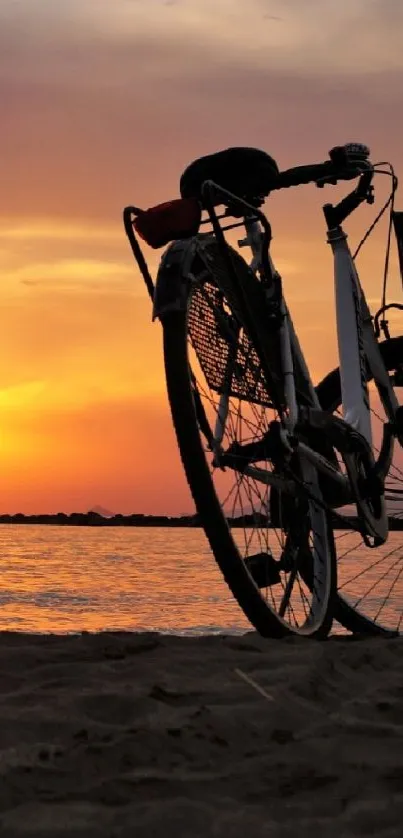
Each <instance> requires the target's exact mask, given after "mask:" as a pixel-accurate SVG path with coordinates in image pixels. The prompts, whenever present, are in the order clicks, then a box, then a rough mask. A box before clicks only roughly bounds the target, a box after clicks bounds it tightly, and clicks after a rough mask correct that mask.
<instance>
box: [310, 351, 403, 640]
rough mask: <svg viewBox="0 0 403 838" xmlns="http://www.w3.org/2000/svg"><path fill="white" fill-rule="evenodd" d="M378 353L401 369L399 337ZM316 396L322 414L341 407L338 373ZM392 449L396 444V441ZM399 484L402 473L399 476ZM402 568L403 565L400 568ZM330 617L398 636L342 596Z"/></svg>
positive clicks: (364, 630)
mask: <svg viewBox="0 0 403 838" xmlns="http://www.w3.org/2000/svg"><path fill="white" fill-rule="evenodd" d="M379 349H380V352H381V355H382V358H383V362H384V364H385V367H386V369H387V371H388V372H392V371H395V370H396V369H398V368H399V367H400V368H403V336H402V335H399V336H397V337H395V338H390V339H388V340H386V341H384V342H382V343H380V344H379ZM371 378H372V377H371V375H370V372H369V370H368V378H367V380H368V383H370V381H371ZM316 392H317V395H318V398H319V402H320V404H321V407H322V408H323V410H326V411H328V412H335V411H337V410H338V409H339V408H340V406H341V381H340V369H339V367H336V368H335V369H333V370H332V371H331V372H330V373H328V374H327V375H326V376H325V378H324V379H322V381H321V382H320V383H319V384H318V385H317V387H316ZM395 444H396V445H399V443H398V442H397V441H396V443H395ZM399 477H401V479H402V480H403V472H402V474H401V476H400V475H399ZM402 567H403V564H402ZM334 617H335V619H336V620H337V622H338V623H340V624H341V625H342V626H344V628H345V629H347V630H348V631H350V632H352V633H354V634H371V635H383V636H396V634H399V633H400V629H399V630H396V629H391V628H388V627H387V626H385V625H383V624H382V623H380V622H378V621H377V620H374V619H372V618H371V617H370V616H369V615H366V614H365V613H363V611H362V610H360V609H359V608H358V607H355V606H353V605H352V604H351V603H349V601H348V599H346V597H345V596H343V595H342V594H340V592H339V593H338V594H337V597H336V598H335V604H334Z"/></svg>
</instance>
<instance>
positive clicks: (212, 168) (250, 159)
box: [180, 147, 279, 201]
mask: <svg viewBox="0 0 403 838" xmlns="http://www.w3.org/2000/svg"><path fill="white" fill-rule="evenodd" d="M278 174H279V170H278V166H277V163H276V161H275V160H273V157H270V155H269V154H266V152H265V151H261V150H260V149H258V148H242V147H240V148H237V147H235V148H227V149H224V151H217V152H216V153H215V154H209V155H207V156H206V157H199V158H198V159H197V160H194V161H193V163H190V165H189V166H188V167H187V168H186V169H185V171H184V172H183V174H182V177H181V179H180V192H181V196H182V198H198V199H199V200H200V199H201V188H202V184H203V183H204V181H205V180H213V181H214V182H215V183H217V184H218V185H219V186H222V187H223V189H228V191H229V192H233V193H234V195H237V196H238V197H239V198H244V199H246V200H249V201H251V200H252V199H253V198H265V197H267V195H268V194H269V192H270V190H271V189H272V188H273V186H274V184H275V182H276V180H277V177H278Z"/></svg>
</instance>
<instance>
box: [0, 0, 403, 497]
mask: <svg viewBox="0 0 403 838" xmlns="http://www.w3.org/2000/svg"><path fill="white" fill-rule="evenodd" d="M402 91H403V4H402V3H401V0H348V2H347V0H177V2H174V0H171V2H162V0H1V3H0V100H1V103H2V123H1V132H0V171H1V177H0V273H1V295H2V296H1V306H0V317H1V323H0V429H1V430H0V511H1V512H11V513H13V512H17V511H22V512H25V513H34V512H57V511H65V512H71V511H73V510H76V511H85V510H87V509H89V508H91V506H94V505H95V504H101V505H102V506H104V507H106V508H108V509H110V510H112V511H113V512H123V513H129V512H134V511H137V512H156V513H158V512H167V513H178V512H179V513H180V512H186V511H189V510H191V509H192V504H191V502H190V500H189V494H188V490H187V487H186V485H185V481H184V478H183V476H182V471H181V467H180V464H179V456H178V454H177V450H176V447H175V443H174V437H173V431H172V429H171V423H170V418H169V413H168V406H167V400H166V395H165V382H164V377H163V367H162V353H161V329H160V326H159V324H158V323H154V324H152V323H151V317H150V315H151V311H150V303H149V300H148V297H147V294H146V291H145V287H144V285H143V282H142V280H141V278H140V276H139V274H138V272H137V269H136V267H135V265H134V262H133V259H132V256H131V252H130V249H129V245H128V242H127V241H126V239H125V235H124V232H123V228H122V224H121V211H122V208H123V207H124V206H125V205H126V204H129V203H135V204H137V205H140V206H150V205H152V204H153V203H157V202H159V201H163V200H167V199H169V198H171V197H176V196H177V195H178V182H179V176H180V173H181V171H182V169H183V168H184V167H185V166H186V165H187V164H188V163H189V162H190V160H192V159H193V158H194V157H196V156H198V155H201V154H205V153H210V152H212V151H215V150H217V149H219V148H222V147H225V146H227V145H241V144H246V145H256V146H260V147H262V148H264V149H266V150H267V151H268V152H269V153H271V154H272V155H273V156H274V157H275V158H276V159H277V162H278V164H279V167H280V168H286V167H288V166H291V165H295V164H297V163H308V162H315V161H319V160H322V159H325V157H326V155H327V152H328V150H329V149H330V148H331V147H332V146H334V145H337V144H339V143H344V142H348V141H350V140H357V141H361V142H365V143H367V144H368V145H369V146H370V148H371V151H372V158H373V159H375V160H385V159H386V160H392V162H393V163H394V164H395V167H396V170H397V173H398V174H399V173H400V175H401V176H403V144H402V136H403V102H402V99H403V96H402ZM384 180H385V182H383V180H382V179H379V180H378V205H379V206H380V204H381V200H384V199H385V198H386V195H387V187H388V184H387V182H386V179H384ZM340 194H342V189H341V188H340V189H339V188H337V189H336V190H335V189H333V190H332V189H331V188H327V189H326V192H325V193H323V192H319V190H317V189H315V187H313V186H309V187H306V188H304V189H299V190H294V191H287V192H285V193H283V194H279V195H273V196H272V197H271V198H270V199H269V201H268V202H267V211H268V214H269V217H270V220H271V223H272V227H273V234H274V242H273V256H274V259H275V262H276V264H277V266H278V267H279V269H280V270H281V271H282V274H283V277H284V284H285V290H286V294H287V297H288V301H289V305H290V308H291V312H292V315H293V317H294V320H295V323H296V326H297V329H298V331H299V335H300V339H301V342H302V345H303V347H304V349H305V352H306V355H307V358H308V362H309V364H310V366H311V369H312V371H313V374H314V378H315V380H318V379H319V378H320V377H321V376H322V375H323V374H324V373H325V372H327V371H328V369H329V368H330V367H331V366H332V365H334V363H335V358H336V352H335V328H334V319H333V311H332V300H333V286H332V264H331V254H330V251H329V249H328V246H327V245H326V243H325V235H324V224H323V221H322V214H321V205H322V203H323V202H324V200H333V199H335V198H336V197H337V196H338V195H340ZM398 206H399V204H398ZM400 206H401V207H402V208H403V202H402V203H401V204H400ZM374 214H375V213H374V208H373V207H372V208H364V209H362V211H361V214H360V215H359V217H357V219H356V220H354V221H353V222H352V223H351V224H350V225H349V228H348V229H349V230H351V236H352V241H353V242H354V241H355V242H356V241H357V238H358V236H359V234H360V233H361V232H362V231H364V230H365V226H366V223H367V222H368V221H369V220H370V219H371V218H373V216H374ZM384 237H385V225H383V226H382V228H381V229H380V230H379V232H377V233H376V235H375V236H374V238H373V240H372V242H373V243H372V244H371V243H370V244H369V245H368V249H367V251H366V253H365V252H364V255H363V257H362V259H361V260H360V262H359V266H360V267H361V266H362V269H363V271H364V270H365V279H363V281H364V285H365V288H366V291H367V294H368V297H369V298H370V300H373V301H374V303H373V304H374V306H375V305H376V303H377V302H378V299H379V295H380V285H381V279H382V267H383V251H382V249H381V248H380V247H379V246H378V245H379V243H380V242H383V241H384ZM151 256H152V264H153V265H155V263H156V259H157V257H158V254H155V253H153V254H151ZM391 287H392V289H394V291H395V292H396V293H395V294H394V296H395V297H396V296H399V297H400V284H399V281H398V275H397V268H396V256H395V251H393V258H392V278H391Z"/></svg>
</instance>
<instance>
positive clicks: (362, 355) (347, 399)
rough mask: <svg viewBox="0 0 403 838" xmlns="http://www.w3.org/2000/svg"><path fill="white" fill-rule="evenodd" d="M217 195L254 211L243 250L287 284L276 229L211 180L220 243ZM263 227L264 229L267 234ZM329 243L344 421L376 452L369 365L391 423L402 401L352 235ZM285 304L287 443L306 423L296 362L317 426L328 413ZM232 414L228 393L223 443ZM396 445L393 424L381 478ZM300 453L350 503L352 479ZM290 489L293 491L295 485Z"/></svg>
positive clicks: (258, 472) (331, 236)
mask: <svg viewBox="0 0 403 838" xmlns="http://www.w3.org/2000/svg"><path fill="white" fill-rule="evenodd" d="M213 194H214V198H215V199H217V197H220V196H221V198H224V199H225V197H226V198H227V199H229V201H230V203H231V202H232V203H233V204H235V205H237V204H238V205H239V208H241V207H243V210H244V214H245V215H246V213H245V210H247V211H248V212H249V215H252V218H248V217H245V219H244V224H245V229H246V238H245V239H243V240H242V241H240V242H239V245H240V246H241V247H242V246H249V247H250V249H251V251H252V260H251V263H250V267H251V269H252V270H253V271H254V272H255V271H257V270H260V269H262V268H263V269H264V268H266V273H267V272H269V274H270V275H271V277H272V278H273V285H274V283H275V280H277V281H279V282H280V284H281V278H280V276H279V274H278V272H277V271H276V269H275V266H274V264H273V261H272V258H271V256H270V252H269V244H270V225H268V222H267V219H266V218H265V216H264V215H263V213H261V212H259V211H258V210H256V208H255V207H252V206H250V205H248V204H247V203H246V202H245V201H243V200H241V199H238V198H236V196H233V195H231V193H228V192H226V190H223V189H222V188H221V187H219V186H217V185H216V184H214V183H212V182H211V181H210V182H207V183H206V184H205V195H204V197H206V196H207V198H208V197H210V200H207V202H206V205H207V210H208V213H209V216H210V221H211V223H212V226H213V230H214V232H215V234H216V238H217V239H218V241H220V240H221V243H222V244H224V246H225V237H224V234H223V232H222V230H221V227H220V225H219V223H218V219H217V216H216V214H215V210H214V204H216V203H217V201H216V200H214V199H213ZM259 222H260V224H259ZM261 227H263V232H262V229H261ZM268 230H269V234H268ZM328 241H329V243H330V245H331V247H332V251H333V257H334V284H335V301H336V321H337V338H338V353H339V363H340V376H341V390H342V411H343V421H344V423H345V424H346V425H349V426H350V427H351V428H353V429H354V430H355V431H357V432H358V433H359V434H360V435H361V436H362V437H363V438H364V440H365V441H366V442H367V443H368V446H369V447H370V448H371V449H372V434H371V419H370V406H369V395H368V385H367V364H368V366H369V368H370V370H371V374H372V376H373V378H374V381H375V384H376V386H377V388H378V391H379V394H380V397H381V401H382V404H383V407H384V409H385V413H386V415H387V417H388V420H389V422H390V423H393V422H394V419H395V417H396V412H397V410H398V408H399V403H398V401H397V398H396V395H395V392H394V389H393V386H392V384H391V382H390V379H389V375H388V372H387V370H386V368H385V365H384V363H383V360H382V356H381V354H380V351H379V347H378V343H377V340H376V337H375V333H374V329H373V325H372V318H371V315H370V312H369V309H368V305H367V302H366V299H365V295H364V291H363V289H362V287H361V284H360V281H359V277H358V273H357V270H356V268H355V264H354V261H353V258H352V255H351V252H350V249H349V246H348V243H347V235H346V234H345V233H344V231H343V229H342V228H341V226H340V225H337V226H336V227H333V228H332V227H331V228H330V229H328ZM265 246H267V255H266V254H264V252H263V248H264V247H265ZM264 256H266V264H264ZM280 305H281V308H280V313H281V321H282V322H281V326H280V345H281V361H282V374H283V377H284V386H285V396H286V404H287V411H286V414H285V415H284V416H283V423H284V426H285V434H284V436H283V441H284V443H285V444H287V436H292V434H293V431H294V430H295V427H296V425H297V423H298V420H299V419H300V417H299V416H298V407H297V398H296V385H295V366H294V365H295V364H296V365H297V366H298V368H299V371H300V374H302V376H303V380H304V387H305V390H306V394H307V396H308V399H309V402H310V405H311V407H312V408H313V410H311V411H310V414H311V416H310V418H311V419H312V422H313V424H314V423H315V415H316V416H317V418H319V414H321V413H322V411H321V407H320V404H319V401H318V397H317V395H316V391H315V388H314V385H313V383H312V380H311V377H310V374H309V370H308V367H307V365H306V362H305V359H304V356H303V353H302V350H301V347H300V344H299V341H298V338H297V335H296V333H295V329H294V326H293V323H292V319H291V316H290V313H289V311H288V308H287V305H286V302H285V299H284V296H283V294H282V292H281V303H280ZM227 411H228V396H226V395H225V394H223V395H222V396H221V399H220V405H219V409H218V419H217V424H216V433H217V440H219V444H220V443H221V440H222V438H223V432H224V426H225V421H226V415H227ZM318 427H319V425H318ZM393 443H394V436H393V433H392V432H391V425H385V428H384V439H383V440H382V445H381V454H380V456H379V460H378V463H377V474H378V476H379V477H380V478H381V479H384V477H385V476H386V473H387V471H388V469H389V467H390V462H391V459H392V453H393ZM298 450H299V452H300V453H301V455H302V456H303V457H304V459H306V460H308V462H310V463H311V464H312V465H314V466H315V467H316V468H317V470H318V471H319V472H321V473H322V474H325V475H326V476H327V477H330V478H331V479H332V480H333V482H334V484H335V485H337V486H338V489H339V492H341V494H339V497H340V498H343V505H344V504H346V503H348V502H349V501H350V489H349V482H348V480H347V478H346V477H345V476H344V475H342V474H341V473H340V472H339V471H338V470H337V469H336V468H335V467H334V466H333V465H332V464H331V463H330V462H329V461H328V460H327V459H326V457H324V456H322V455H321V454H319V453H318V452H317V451H315V450H314V449H312V448H311V447H310V446H309V445H306V444H305V443H303V442H299V445H298ZM246 473H247V474H249V475H250V476H251V477H254V478H255V479H256V480H260V481H261V482H262V483H266V484H273V486H274V485H275V484H276V485H277V486H278V484H279V478H278V476H275V475H271V474H269V473H268V472H267V471H263V469H259V468H257V467H255V466H251V465H248V466H247V467H246ZM286 491H288V492H289V491H290V486H289V482H288V485H287V489H286Z"/></svg>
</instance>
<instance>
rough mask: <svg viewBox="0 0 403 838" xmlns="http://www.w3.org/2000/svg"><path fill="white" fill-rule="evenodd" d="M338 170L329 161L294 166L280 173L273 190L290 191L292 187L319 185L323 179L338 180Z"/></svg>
mask: <svg viewBox="0 0 403 838" xmlns="http://www.w3.org/2000/svg"><path fill="white" fill-rule="evenodd" d="M336 174H337V170H336V168H335V166H334V165H333V163H332V162H331V161H330V160H329V161H327V162H326V163H314V164H312V165H310V166H294V167H293V168H292V169H286V170H285V171H284V172H280V173H279V175H278V178H277V180H276V184H275V186H274V187H273V189H288V188H289V187H290V186H302V185H303V184H305V183H317V182H318V181H320V180H323V179H332V178H334V179H335V180H336Z"/></svg>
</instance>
